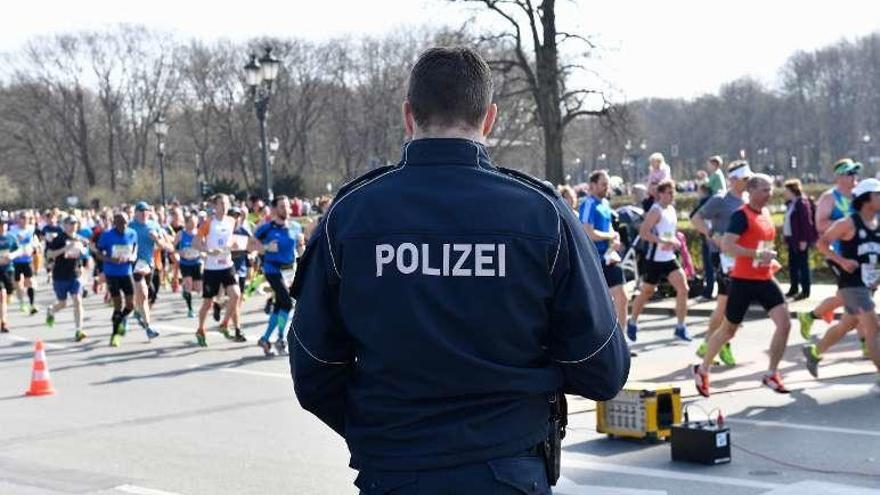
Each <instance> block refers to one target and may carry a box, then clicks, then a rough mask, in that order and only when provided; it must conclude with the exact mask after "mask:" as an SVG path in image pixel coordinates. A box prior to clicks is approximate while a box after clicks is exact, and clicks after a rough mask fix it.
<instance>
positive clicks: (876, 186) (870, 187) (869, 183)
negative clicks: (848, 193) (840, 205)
mask: <svg viewBox="0 0 880 495" xmlns="http://www.w3.org/2000/svg"><path fill="white" fill-rule="evenodd" d="M872 192H880V180H877V179H865V180H863V181H860V182H859V183H858V184H856V187H855V188H853V192H852V195H853V197H854V198H858V197H859V196H861V195H863V194H868V193H872Z"/></svg>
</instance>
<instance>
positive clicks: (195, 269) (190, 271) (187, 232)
mask: <svg viewBox="0 0 880 495" xmlns="http://www.w3.org/2000/svg"><path fill="white" fill-rule="evenodd" d="M197 232H198V229H197V227H196V217H195V216H193V215H190V216H187V217H186V220H184V225H183V229H182V230H180V231H179V232H177V237H176V238H175V239H174V247H175V249H176V250H177V254H178V256H179V258H180V261H179V262H178V263H177V264H178V265H179V267H180V275H181V276H182V277H183V291H182V295H183V300H184V301H185V302H186V316H187V318H193V317H194V316H195V313H193V304H192V293H193V292H196V293H201V292H202V253H201V252H199V251H198V250H197V249H195V248H194V247H193V240H194V239H195V238H196V234H197Z"/></svg>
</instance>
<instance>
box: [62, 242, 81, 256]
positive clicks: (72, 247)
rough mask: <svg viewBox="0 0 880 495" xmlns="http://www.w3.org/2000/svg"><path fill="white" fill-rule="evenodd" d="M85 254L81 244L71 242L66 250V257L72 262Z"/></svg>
mask: <svg viewBox="0 0 880 495" xmlns="http://www.w3.org/2000/svg"><path fill="white" fill-rule="evenodd" d="M82 254H83V247H82V244H80V243H79V242H71V243H69V244H68V245H67V247H66V248H65V250H64V257H65V258H67V259H70V260H75V259H78V258H79V257H80V256H82Z"/></svg>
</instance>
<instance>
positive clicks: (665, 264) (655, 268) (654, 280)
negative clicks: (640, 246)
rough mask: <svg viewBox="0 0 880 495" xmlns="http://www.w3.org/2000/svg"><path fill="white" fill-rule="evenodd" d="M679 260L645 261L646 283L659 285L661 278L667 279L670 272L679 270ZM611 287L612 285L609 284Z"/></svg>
mask: <svg viewBox="0 0 880 495" xmlns="http://www.w3.org/2000/svg"><path fill="white" fill-rule="evenodd" d="M679 268H680V267H679V266H678V260H669V261H652V260H648V261H647V262H646V263H645V283H646V284H651V285H657V284H659V283H660V281H661V280H666V277H668V276H669V274H670V273H672V272H674V271H676V270H678V269H679ZM609 287H610V285H609Z"/></svg>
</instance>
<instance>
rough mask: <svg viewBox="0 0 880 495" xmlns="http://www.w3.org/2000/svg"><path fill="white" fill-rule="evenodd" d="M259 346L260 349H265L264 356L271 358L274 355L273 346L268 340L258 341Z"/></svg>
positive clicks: (261, 339)
mask: <svg viewBox="0 0 880 495" xmlns="http://www.w3.org/2000/svg"><path fill="white" fill-rule="evenodd" d="M257 345H258V346H259V347H260V349H263V355H264V356H266V357H269V356H271V355H272V344H270V343H269V341H268V340H266V339H264V338H262V337H260V340H258V341H257Z"/></svg>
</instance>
